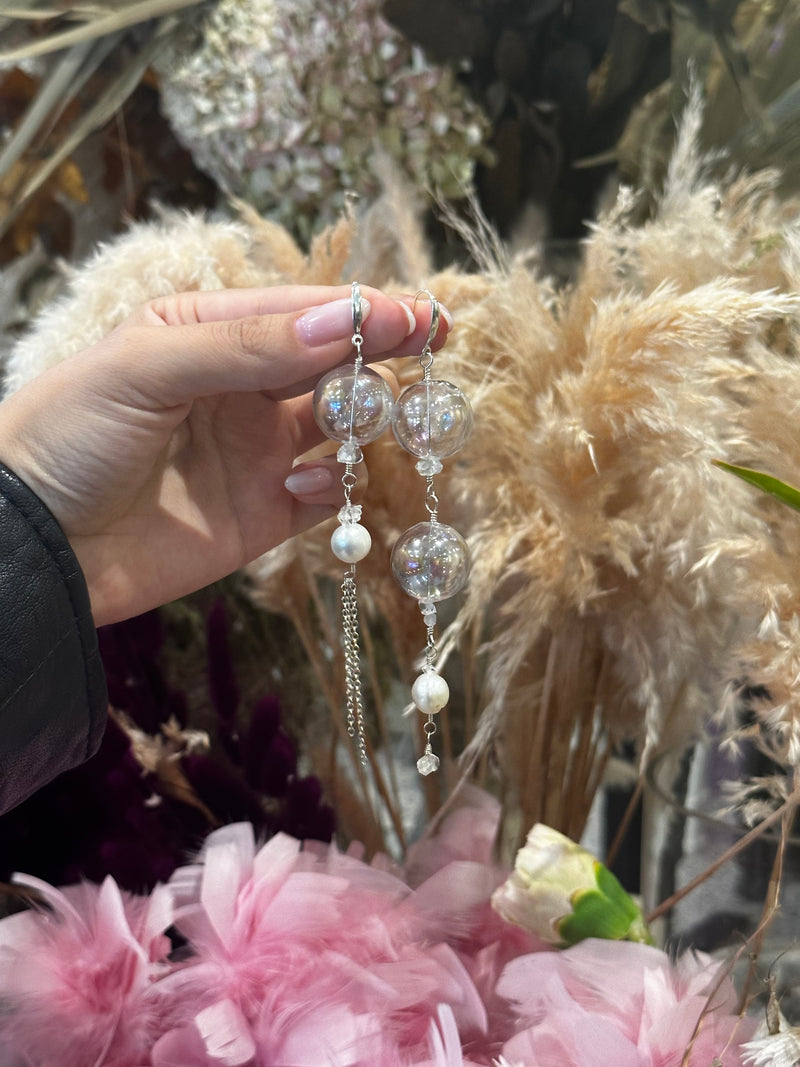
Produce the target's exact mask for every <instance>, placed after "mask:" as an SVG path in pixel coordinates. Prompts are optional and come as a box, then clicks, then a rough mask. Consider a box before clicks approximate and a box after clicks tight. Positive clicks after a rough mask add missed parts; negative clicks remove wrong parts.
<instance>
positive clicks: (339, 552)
mask: <svg viewBox="0 0 800 1067" xmlns="http://www.w3.org/2000/svg"><path fill="white" fill-rule="evenodd" d="M371 547H372V538H371V537H370V535H369V530H368V529H367V528H366V526H362V525H361V523H359V522H353V523H347V525H345V526H340V527H339V529H338V530H334V531H333V535H332V536H331V549H332V551H333V554H334V556H336V558H337V559H340V560H341V561H342V562H343V563H358V561H359V560H360V559H364V557H365V556H366V555H367V553H368V552H369V550H370V548H371Z"/></svg>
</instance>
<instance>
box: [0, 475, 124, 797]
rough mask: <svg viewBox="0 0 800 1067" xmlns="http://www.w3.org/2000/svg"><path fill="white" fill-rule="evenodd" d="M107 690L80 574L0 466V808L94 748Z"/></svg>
mask: <svg viewBox="0 0 800 1067" xmlns="http://www.w3.org/2000/svg"><path fill="white" fill-rule="evenodd" d="M106 710H107V693H106V681H105V675H104V673H103V665H102V663H101V661H100V654H99V652H98V648H97V633H96V631H95V628H94V622H93V621H92V614H91V608H90V604H89V594H88V592H87V589H86V582H85V581H84V577H83V573H82V571H81V569H80V566H79V564H78V561H77V559H76V558H75V554H74V553H73V551H72V548H71V547H70V544H69V542H68V541H67V539H66V537H65V536H64V533H63V531H62V530H61V527H60V526H59V525H58V523H57V522H56V520H55V519H54V518H53V516H52V515H51V513H50V512H49V511H48V509H47V508H46V507H45V505H44V504H43V503H42V502H41V501H40V500H39V498H38V497H37V496H36V495H35V494H34V493H33V492H31V490H30V489H29V488H28V487H27V486H26V485H25V484H24V483H23V482H21V481H20V480H19V478H17V477H16V475H15V474H13V472H12V471H10V470H8V468H6V467H4V466H2V464H0V812H3V811H7V810H8V809H9V808H11V807H13V806H14V805H15V804H18V803H19V802H20V801H21V800H24V799H25V798H26V797H27V796H29V795H30V794H31V793H33V792H34V791H35V790H36V789H38V788H39V787H40V786H42V785H44V784H45V783H46V782H48V781H50V779H51V778H55V776H56V775H57V774H60V773H61V772H62V771H65V770H68V769H69V768H70V767H74V766H76V765H77V764H78V763H81V762H83V760H85V759H87V758H88V757H89V756H90V755H92V753H93V752H94V751H95V750H96V748H97V746H98V745H99V743H100V738H101V737H102V734H103V729H104V727H105V722H106Z"/></svg>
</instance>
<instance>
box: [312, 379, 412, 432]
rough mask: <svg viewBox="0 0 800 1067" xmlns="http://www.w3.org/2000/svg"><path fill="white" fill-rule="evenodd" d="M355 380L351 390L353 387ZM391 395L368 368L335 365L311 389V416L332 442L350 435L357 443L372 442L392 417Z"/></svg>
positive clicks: (392, 399) (384, 384) (385, 383)
mask: <svg viewBox="0 0 800 1067" xmlns="http://www.w3.org/2000/svg"><path fill="white" fill-rule="evenodd" d="M354 383H355V389H354ZM393 403H394V396H393V395H392V390H391V388H390V387H389V384H388V383H387V382H385V381H384V380H383V378H381V376H380V375H379V374H376V373H375V371H374V370H371V369H370V368H369V367H360V368H359V370H358V375H356V369H355V365H350V366H344V367H335V368H334V369H333V370H332V371H328V373H327V374H325V375H323V377H322V378H320V380H319V381H318V382H317V388H316V389H315V390H314V401H313V404H314V418H315V419H316V420H317V425H318V426H319V428H320V429H321V430H322V432H323V433H324V434H325V436H326V437H330V438H331V439H332V440H334V441H349V440H350V436H351V435H350V431H351V419H352V438H353V440H354V441H357V442H358V443H359V444H360V445H364V444H368V443H369V442H370V441H374V440H375V439H376V438H377V437H380V435H381V434H382V433H383V431H384V430H385V429H386V428H387V426H388V425H389V423H390V421H391V418H392V405H393Z"/></svg>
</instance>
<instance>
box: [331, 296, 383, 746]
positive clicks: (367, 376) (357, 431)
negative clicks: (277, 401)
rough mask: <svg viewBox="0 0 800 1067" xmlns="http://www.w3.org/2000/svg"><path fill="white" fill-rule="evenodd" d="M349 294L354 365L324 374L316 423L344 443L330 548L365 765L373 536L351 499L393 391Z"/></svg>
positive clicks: (350, 717)
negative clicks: (371, 357) (366, 600)
mask: <svg viewBox="0 0 800 1067" xmlns="http://www.w3.org/2000/svg"><path fill="white" fill-rule="evenodd" d="M351 299H352V304H353V336H352V337H351V339H350V340H351V344H352V345H353V348H354V349H355V360H354V362H353V364H352V365H344V366H342V367H336V368H335V369H334V370H332V371H329V372H328V373H327V374H326V375H324V376H323V377H322V378H320V380H319V382H318V383H317V387H316V389H315V390H314V398H313V409H314V418H315V419H316V421H317V425H318V426H319V428H320V429H321V430H322V432H323V433H324V434H325V436H326V437H329V438H331V439H332V440H333V441H339V442H340V445H339V449H338V451H337V453H336V458H337V460H338V461H339V462H340V463H343V464H344V474H343V475H342V488H343V490H344V505H343V506H342V507H341V508H340V510H339V516H338V517H339V527H338V529H336V530H334V532H333V535H332V536H331V549H332V551H333V554H334V555H335V556H336V558H337V559H340V560H341V561H342V562H343V563H347V564H349V567H348V569H347V570H346V571H345V572H344V575H343V577H342V588H341V603H342V632H343V644H344V672H345V702H346V708H347V712H346V714H347V732H348V734H349V735H350V737H353V738H357V742H356V743H357V746H358V754H359V758H360V760H361V763H362V764H363V765H366V763H367V737H366V729H365V726H364V708H363V703H362V699H361V659H360V648H359V631H358V595H357V588H356V564H357V563H358V562H359V560H362V559H364V557H365V556H366V555H367V554H368V552H369V550H370V548H371V547H372V538H371V537H370V534H369V530H367V528H366V527H365V526H362V525H361V521H360V520H361V511H362V508H361V505H360V504H353V503H351V499H350V498H351V495H352V492H353V489H354V487H355V485H356V481H357V478H356V476H355V474H354V472H353V468H354V467H355V466H356V465H357V464H359V463H361V462H363V459H364V456H363V453H362V451H361V445H364V444H368V443H369V442H370V441H374V440H376V438H378V437H380V435H381V434H382V433H383V432H384V430H386V429H387V427H388V426H389V423H390V422H391V418H392V405H393V403H394V395H393V394H392V390H391V388H390V386H389V385H388V383H387V382H385V381H384V380H383V378H381V376H380V375H379V374H376V373H375V371H374V370H371V369H370V368H369V367H364V366H363V365H362V362H363V361H362V355H361V346H362V345H363V343H364V338H363V336H362V334H361V323H362V318H363V308H362V304H361V288H360V286H359V284H358V282H353V284H352V287H351Z"/></svg>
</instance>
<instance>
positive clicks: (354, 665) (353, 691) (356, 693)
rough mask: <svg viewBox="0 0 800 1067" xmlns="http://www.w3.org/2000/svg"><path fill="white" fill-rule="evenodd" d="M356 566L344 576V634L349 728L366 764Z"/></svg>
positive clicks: (363, 762)
mask: <svg viewBox="0 0 800 1067" xmlns="http://www.w3.org/2000/svg"><path fill="white" fill-rule="evenodd" d="M355 570H356V569H355V566H353V567H351V569H350V570H349V571H347V572H346V573H345V576H344V578H343V579H342V630H343V634H344V681H345V701H346V704H347V732H348V734H349V735H350V736H351V737H355V738H357V745H358V755H359V759H360V760H361V763H362V765H363V766H366V765H367V763H368V760H367V738H366V731H365V729H364V707H363V704H362V703H361V657H360V655H359V634H358V596H357V591H356V576H355Z"/></svg>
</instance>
